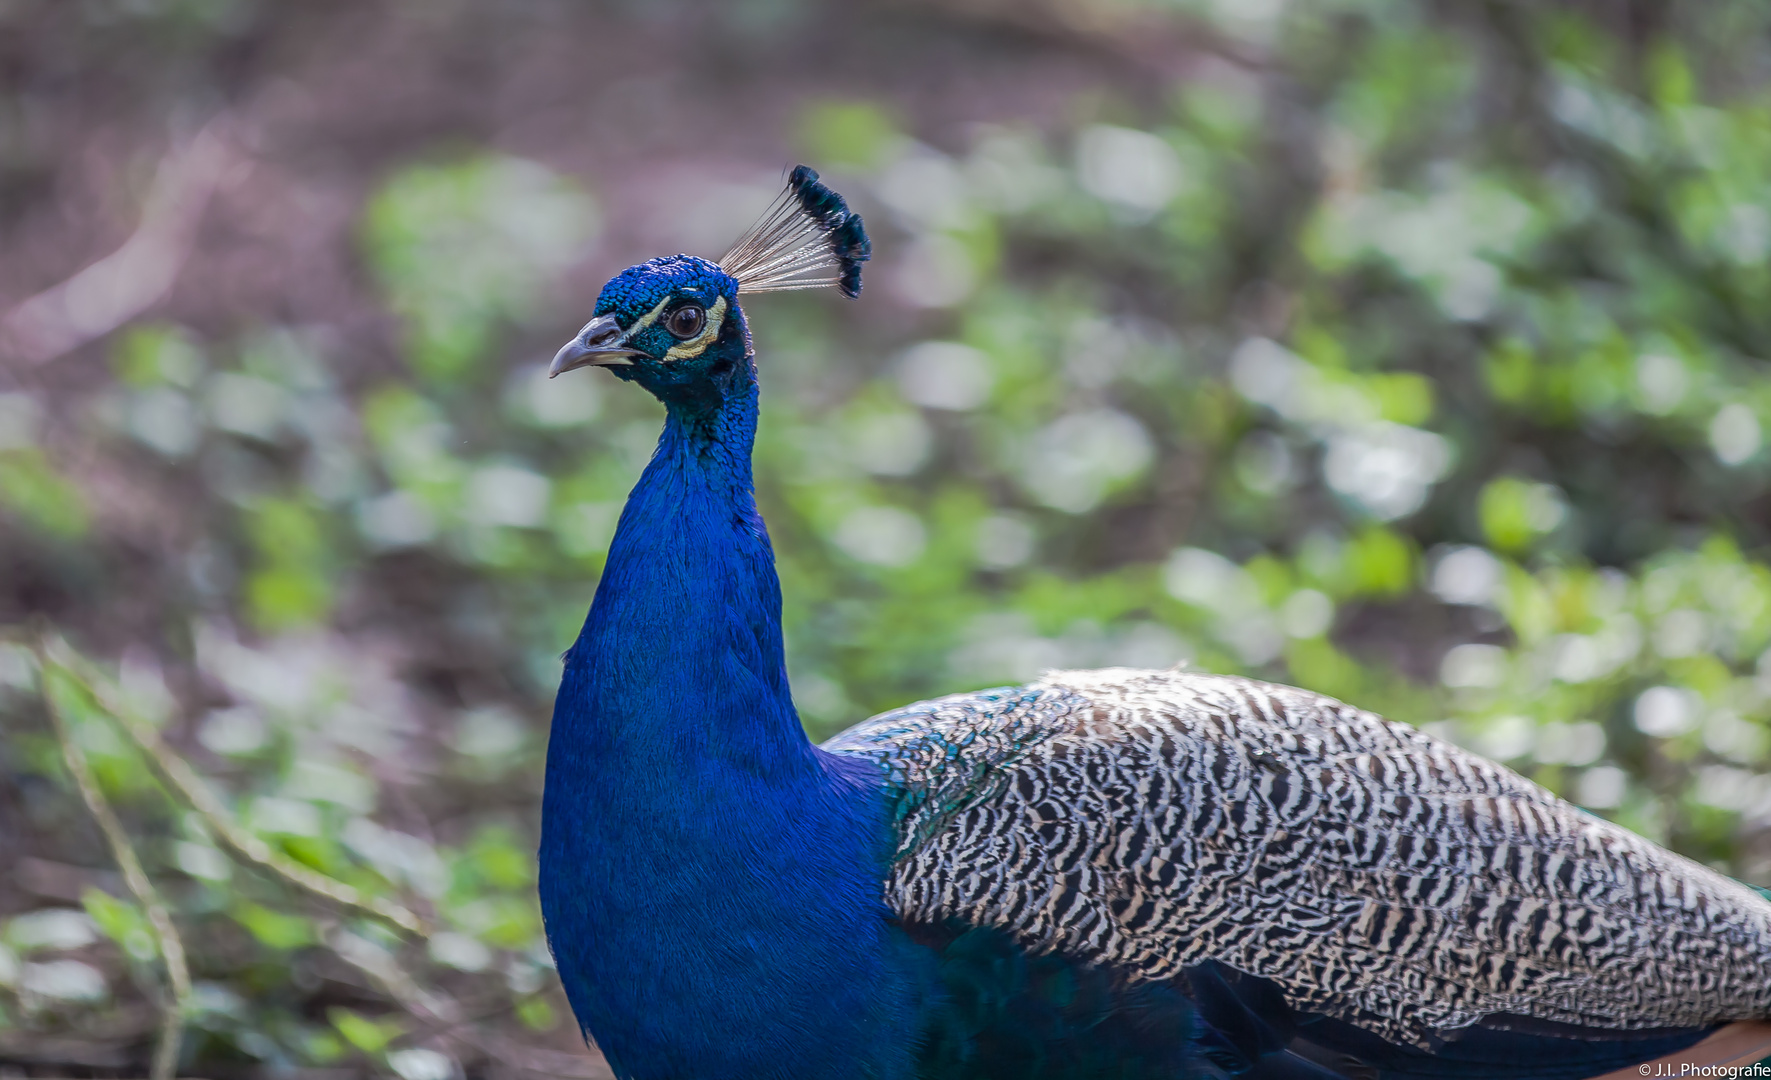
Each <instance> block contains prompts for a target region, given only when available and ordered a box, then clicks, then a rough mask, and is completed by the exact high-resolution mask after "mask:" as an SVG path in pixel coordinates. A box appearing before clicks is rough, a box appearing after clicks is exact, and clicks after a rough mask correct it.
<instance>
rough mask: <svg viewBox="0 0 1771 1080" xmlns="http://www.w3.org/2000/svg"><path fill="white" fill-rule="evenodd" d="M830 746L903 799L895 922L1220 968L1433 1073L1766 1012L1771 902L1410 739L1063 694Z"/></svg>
mask: <svg viewBox="0 0 1771 1080" xmlns="http://www.w3.org/2000/svg"><path fill="white" fill-rule="evenodd" d="M825 749H827V750H831V751H835V752H842V753H850V754H857V755H863V756H868V757H872V758H874V759H876V760H877V761H878V762H879V763H880V764H881V766H882V768H883V769H884V770H885V771H886V774H887V776H888V777H889V782H890V787H891V789H892V791H893V793H894V798H895V810H896V824H897V828H898V837H899V842H900V843H899V851H898V858H897V861H896V863H895V865H894V869H893V873H892V875H891V878H890V880H889V881H888V883H887V900H888V902H889V903H890V905H891V906H892V907H893V908H894V909H895V911H896V912H897V913H898V915H899V916H900V917H901V918H903V919H904V920H906V921H907V922H920V923H932V924H939V923H941V922H943V921H950V920H959V921H962V922H965V923H970V924H973V925H978V926H991V927H998V928H1001V929H1003V930H1005V931H1007V932H1008V933H1010V934H1012V935H1013V936H1014V937H1015V938H1016V939H1017V940H1019V941H1020V942H1021V943H1022V945H1023V946H1024V947H1027V948H1029V949H1030V950H1033V951H1035V952H1043V951H1051V950H1056V951H1061V952H1064V953H1066V954H1069V955H1072V956H1074V957H1076V958H1078V959H1080V960H1082V961H1085V962H1090V963H1100V964H1105V965H1111V966H1113V967H1115V968H1118V969H1120V970H1123V971H1126V972H1129V973H1131V976H1132V977H1133V978H1138V979H1146V980H1152V981H1154V980H1162V979H1169V978H1173V977H1176V976H1177V975H1179V974H1180V973H1182V972H1183V971H1184V970H1186V969H1188V968H1190V967H1192V966H1194V965H1198V964H1201V963H1204V962H1206V961H1217V962H1219V963H1221V964H1224V965H1227V966H1229V967H1231V968H1234V969H1236V970H1239V971H1242V972H1246V973H1249V974H1252V975H1256V976H1260V977H1263V978H1266V979H1270V980H1272V981H1273V982H1274V983H1275V984H1276V985H1277V986H1278V987H1279V988H1280V989H1281V991H1282V992H1283V993H1284V995H1285V997H1286V1000H1287V1003H1288V1004H1289V1005H1290V1006H1292V1007H1293V1008H1295V1009H1298V1010H1300V1011H1303V1012H1308V1013H1317V1014H1324V1015H1327V1016H1332V1017H1335V1018H1336V1019H1339V1020H1344V1021H1348V1022H1352V1023H1354V1024H1357V1025H1358V1026H1360V1027H1362V1028H1365V1029H1366V1030H1368V1031H1371V1032H1373V1033H1375V1034H1377V1035H1379V1036H1381V1037H1383V1038H1385V1039H1389V1040H1392V1041H1395V1042H1400V1043H1405V1044H1409V1045H1413V1046H1417V1047H1421V1048H1423V1049H1430V1048H1432V1047H1434V1046H1437V1045H1440V1044H1441V1043H1442V1042H1443V1041H1444V1040H1445V1039H1446V1038H1447V1037H1450V1038H1456V1037H1457V1033H1458V1032H1459V1031H1460V1030H1462V1029H1466V1028H1468V1027H1470V1026H1471V1025H1474V1024H1477V1023H1484V1024H1487V1025H1488V1026H1497V1025H1498V1026H1506V1025H1508V1024H1515V1025H1520V1026H1521V1027H1526V1028H1529V1027H1530V1026H1532V1025H1537V1026H1539V1027H1540V1028H1544V1027H1548V1028H1552V1029H1554V1028H1559V1027H1562V1026H1567V1027H1568V1028H1569V1029H1595V1028H1596V1029H1601V1030H1607V1031H1618V1032H1626V1031H1648V1030H1652V1029H1659V1028H1694V1027H1702V1026H1705V1025H1709V1024H1713V1023H1716V1022H1718V1021H1725V1020H1742V1019H1756V1018H1763V1017H1767V1016H1771V903H1768V902H1767V901H1766V900H1764V899H1763V898H1761V897H1760V896H1759V895H1757V894H1755V893H1754V892H1753V891H1752V890H1750V889H1748V888H1746V887H1745V886H1742V885H1740V884H1738V883H1736V882H1733V881H1730V880H1729V879H1727V878H1725V877H1723V876H1721V875H1720V874H1717V873H1715V872H1713V871H1711V870H1709V869H1707V868H1705V867H1702V866H1699V865H1697V864H1696V863H1693V862H1691V861H1689V860H1687V859H1684V858H1682V857H1680V856H1678V855H1675V854H1673V853H1671V852H1669V851H1666V850H1664V849H1662V848H1660V847H1657V846H1656V845H1654V844H1651V843H1649V842H1648V841H1646V840H1644V839H1642V838H1641V837H1638V836H1636V835H1634V834H1633V833H1630V832H1628V831H1627V830H1625V829H1622V828H1620V827H1618V826H1616V825H1613V824H1610V823H1608V822H1606V821H1603V820H1601V819H1599V818H1597V817H1594V816H1592V815H1590V814H1587V813H1585V812H1584V811H1581V810H1580V809H1578V808H1576V807H1574V806H1572V805H1570V804H1568V803H1566V802H1564V801H1562V800H1560V799H1558V798H1556V797H1555V796H1553V795H1551V794H1550V793H1549V792H1548V791H1546V790H1544V789H1543V788H1541V787H1539V786H1537V785H1536V784H1533V783H1531V782H1530V781H1528V780H1526V779H1524V778H1523V777H1521V776H1519V775H1518V774H1516V773H1514V772H1512V771H1511V770H1509V769H1507V768H1505V767H1503V766H1500V765H1497V764H1495V763H1493V762H1491V761H1487V760H1485V759H1483V758H1481V757H1478V756H1476V755H1474V754H1471V753H1468V752H1466V751H1464V750H1462V749H1460V748H1458V747H1456V746H1453V745H1451V744H1449V743H1446V742H1443V741H1441V740H1438V739H1435V738H1433V737H1431V736H1429V735H1426V734H1424V733H1422V732H1420V731H1418V730H1416V729H1414V728H1411V727H1408V726H1406V725H1403V724H1398V723H1393V722H1390V721H1387V720H1384V719H1383V718H1381V717H1379V716H1376V715H1374V714H1372V713H1369V712H1365V711H1363V710H1360V709H1356V708H1353V707H1351V706H1348V705H1344V704H1342V703H1341V702H1339V701H1335V700H1333V699H1331V698H1327V697H1323V696H1320V695H1317V694H1313V693H1309V692H1307V691H1303V690H1297V689H1292V688H1290V687H1282V686H1274V685H1269V684H1265V683H1259V682H1254V681H1251V680H1247V679H1241V678H1232V677H1225V676H1216V675H1204V674H1193V673H1184V672H1157V671H1134V670H1128V669H1109V670H1103V671H1087V672H1056V673H1052V674H1050V675H1048V676H1047V677H1045V678H1043V679H1041V680H1040V681H1038V682H1035V683H1032V684H1030V685H1028V686H1026V687H1020V688H1011V689H1006V690H997V691H986V692H983V693H978V694H964V695H957V696H954V697H948V698H942V699H939V700H937V701H931V702H924V703H921V704H919V705H913V706H910V707H908V708H906V709H901V710H898V711H896V712H892V713H886V714H884V715H882V716H879V717H875V718H873V719H871V720H868V721H865V722H863V723H862V724H860V725H857V726H856V727H854V728H852V729H850V730H849V731H846V732H844V733H843V734H841V735H839V736H837V737H836V738H835V739H833V740H831V741H830V742H829V743H827V744H826V745H825Z"/></svg>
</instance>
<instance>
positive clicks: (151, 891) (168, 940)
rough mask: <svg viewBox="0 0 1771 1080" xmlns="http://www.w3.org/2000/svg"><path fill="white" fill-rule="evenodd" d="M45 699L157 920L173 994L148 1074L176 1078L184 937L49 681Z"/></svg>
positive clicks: (71, 762) (185, 973)
mask: <svg viewBox="0 0 1771 1080" xmlns="http://www.w3.org/2000/svg"><path fill="white" fill-rule="evenodd" d="M37 655H38V659H39V663H40V664H41V665H42V666H43V669H44V672H45V674H47V670H48V668H49V666H50V662H49V661H48V660H47V659H46V658H45V657H44V655H43V652H42V650H41V649H39V651H38V654H37ZM56 668H57V670H66V669H65V668H61V667H60V665H56ZM43 704H44V707H45V708H46V709H48V711H49V716H50V719H51V720H52V721H54V723H55V734H56V738H57V740H58V741H59V742H60V743H61V753H62V760H63V761H65V762H67V765H68V772H69V773H71V774H73V777H74V785H75V786H76V787H78V788H79V789H80V797H81V798H82V799H83V800H85V802H86V809H88V810H90V811H91V812H92V816H93V818H94V820H96V821H97V822H98V827H99V829H100V831H102V832H103V833H104V834H105V842H106V843H107V844H109V845H110V848H111V857H112V858H114V859H116V861H117V867H118V869H120V870H122V871H123V880H124V882H125V883H127V884H128V886H129V891H130V892H132V893H134V894H135V899H136V900H137V901H138V902H139V903H140V904H141V906H142V909H143V910H144V911H145V912H146V913H147V917H148V922H149V924H150V925H152V926H153V928H154V936H155V938H156V939H158V943H159V946H160V956H161V958H162V959H164V960H165V962H166V981H167V982H168V983H169V984H170V986H171V989H172V1000H171V1001H169V1002H167V1003H166V1004H165V1006H164V1007H163V1009H162V1016H161V1021H160V1041H159V1042H158V1044H156V1046H155V1047H154V1060H153V1065H152V1068H151V1069H150V1071H149V1076H150V1077H151V1078H152V1080H171V1078H172V1077H173V1076H174V1075H175V1074H176V1072H177V1070H178V1048H179V1043H180V1042H181V1041H183V1038H184V1017H185V1011H186V1009H187V1008H188V1007H189V1005H190V1000H191V973H190V969H189V967H188V966H187V965H186V963H185V950H184V940H183V939H182V938H180V937H179V936H178V927H177V926H175V925H173V922H172V915H171V913H170V912H168V911H167V910H166V905H165V904H164V903H162V902H161V900H160V894H159V891H158V890H156V889H155V888H154V883H153V882H152V881H151V880H149V879H148V875H147V871H146V870H144V869H142V865H141V859H140V857H138V856H137V855H136V853H135V847H134V845H133V844H131V843H130V842H129V834H128V833H127V832H125V831H124V830H123V823H122V822H121V821H119V820H117V814H116V811H114V810H112V809H111V804H110V802H109V801H108V800H107V799H106V798H105V795H104V792H103V791H102V790H100V789H99V786H98V778H97V777H96V776H94V775H93V772H92V765H91V763H90V762H88V761H87V760H86V754H85V753H84V752H83V751H82V750H81V749H80V746H79V743H77V742H76V741H75V739H74V731H73V728H72V726H71V725H70V724H69V723H68V718H67V717H66V716H64V715H63V714H62V711H61V707H60V706H59V705H58V704H57V703H56V700H55V694H53V693H52V692H51V691H50V689H49V686H48V684H47V683H45V684H44V686H43Z"/></svg>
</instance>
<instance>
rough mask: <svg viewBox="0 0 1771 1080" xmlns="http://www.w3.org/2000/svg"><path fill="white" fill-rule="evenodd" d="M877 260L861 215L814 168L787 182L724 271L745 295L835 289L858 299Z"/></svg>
mask: <svg viewBox="0 0 1771 1080" xmlns="http://www.w3.org/2000/svg"><path fill="white" fill-rule="evenodd" d="M872 255H873V242H872V241H871V240H869V239H867V229H866V228H865V227H864V226H863V225H862V224H861V215H860V214H857V213H855V212H854V211H853V210H850V209H849V204H848V203H847V202H845V201H843V197H842V196H841V195H838V194H837V193H836V192H834V191H832V190H830V189H829V188H828V187H825V186H824V184H823V183H821V182H820V181H819V180H818V174H817V172H815V171H814V170H813V169H812V168H811V167H810V166H806V165H797V166H795V167H794V169H793V172H792V173H790V174H789V175H788V177H787V190H785V191H783V192H782V193H781V195H780V197H779V198H777V199H776V200H775V201H774V203H772V204H771V205H770V206H769V209H768V210H767V211H766V212H764V214H763V216H762V218H761V219H760V220H759V221H757V223H756V224H755V225H753V226H751V228H750V231H749V232H747V233H745V234H744V236H743V237H742V238H741V239H740V240H739V241H738V242H737V243H736V244H734V245H732V250H730V251H728V252H726V254H725V257H724V258H722V259H720V261H719V266H720V269H721V270H723V271H725V272H726V273H727V274H729V275H731V276H732V277H733V278H734V279H736V281H737V282H738V287H739V288H740V289H742V290H743V291H745V292H753V293H754V292H782V291H785V290H788V289H821V288H825V287H826V286H830V285H834V286H836V287H837V289H839V290H840V291H841V292H842V294H843V295H844V296H847V297H849V298H850V299H853V298H855V297H857V296H859V295H861V264H862V263H864V262H866V261H867V260H868V259H869V258H871V257H872Z"/></svg>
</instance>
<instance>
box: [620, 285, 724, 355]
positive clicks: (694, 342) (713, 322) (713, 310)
mask: <svg viewBox="0 0 1771 1080" xmlns="http://www.w3.org/2000/svg"><path fill="white" fill-rule="evenodd" d="M663 306H664V305H662V304H660V305H659V306H658V307H657V308H654V309H653V310H652V313H651V314H650V315H647V316H646V318H648V319H656V318H657V317H658V312H659V310H660V309H661V308H662V307H663ZM725 320H726V298H725V297H723V296H722V297H720V298H719V299H717V300H715V301H714V302H713V306H712V307H710V308H708V309H707V325H706V326H705V327H703V328H702V330H701V332H700V333H699V334H697V335H695V336H694V337H693V338H690V339H689V340H688V341H685V342H683V343H682V344H681V345H675V346H672V347H671V349H670V351H669V352H666V353H665V354H664V357H663V359H665V360H667V361H668V360H687V359H688V358H690V357H691V356H700V355H701V354H702V353H704V352H706V351H707V347H708V346H709V345H712V344H713V343H714V341H715V340H716V339H717V338H718V337H719V328H720V324H721V323H723V322H725ZM635 325H636V326H637V325H638V324H635Z"/></svg>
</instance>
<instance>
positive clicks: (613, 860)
mask: <svg viewBox="0 0 1771 1080" xmlns="http://www.w3.org/2000/svg"><path fill="white" fill-rule="evenodd" d="M738 389H739V392H738V393H736V394H732V395H729V396H728V397H727V398H726V399H725V400H723V401H721V402H720V403H718V405H717V407H716V408H712V409H707V408H700V409H696V408H693V407H691V406H688V405H681V406H679V405H677V404H669V405H668V407H669V408H670V415H669V419H668V420H667V422H666V424H665V429H664V434H663V437H662V438H661V439H660V440H659V443H658V451H657V454H656V455H655V456H654V457H653V459H652V462H651V464H650V465H648V466H647V468H646V471H645V473H644V475H643V476H642V477H641V478H640V482H639V485H638V486H637V487H635V488H634V491H633V494H632V496H630V497H629V499H628V503H627V508H626V510H625V511H624V512H623V513H622V515H621V523H620V525H619V527H618V528H617V530H616V534H615V540H614V543H613V545H612V546H611V547H610V550H609V560H608V564H607V567H606V568H605V570H604V572H603V579H602V581H601V582H600V583H599V584H598V586H597V592H596V599H595V601H594V602H593V603H592V605H591V609H590V615H589V617H588V618H587V619H586V620H585V623H584V630H583V632H582V633H581V634H580V636H579V638H578V642H577V644H575V645H574V646H573V647H572V648H571V650H570V651H569V652H568V653H567V654H566V671H565V677H564V679H563V680H562V682H561V685H560V691H559V697H558V699H557V701H556V703H555V706H554V722H553V732H552V735H551V736H550V740H549V744H548V758H547V789H546V794H545V797H544V800H543V806H542V841H541V853H540V865H541V890H540V891H541V904H542V912H543V915H544V917H545V918H546V921H547V932H548V940H549V942H550V944H551V945H552V946H553V950H554V955H555V958H556V960H557V961H558V964H559V970H560V977H561V981H562V982H563V983H564V984H565V988H566V993H567V996H568V997H569V998H570V999H571V1001H572V1007H573V1010H574V1012H575V1013H576V1014H577V1015H578V1018H579V1020H580V1022H581V1023H582V1024H583V1025H584V1026H585V1028H586V1029H587V1031H588V1032H589V1033H590V1034H591V1035H592V1036H594V1037H595V1039H596V1041H597V1045H598V1046H599V1047H600V1048H601V1049H602V1050H603V1052H604V1054H605V1055H607V1056H608V1058H609V1060H610V1062H611V1063H612V1064H613V1065H614V1066H615V1070H616V1073H617V1075H620V1076H660V1077H667V1076H668V1077H675V1076H695V1077H707V1078H712V1077H733V1078H736V1077H755V1076H771V1075H780V1074H781V1073H780V1070H781V1069H782V1068H783V1067H784V1066H783V1063H784V1062H793V1063H794V1075H796V1076H803V1077H808V1078H811V1077H830V1078H831V1080H836V1078H847V1077H850V1076H855V1075H871V1076H876V1077H880V1078H882V1080H889V1078H896V1077H907V1076H908V1075H909V1073H910V1071H911V1068H912V1062H911V1055H912V1053H913V1050H914V1047H915V1045H916V1043H917V1036H918V1033H919V1030H920V1025H921V1017H920V1009H921V1005H920V999H921V995H922V994H923V992H924V990H923V988H924V978H925V977H924V975H923V974H920V973H918V972H917V968H918V965H919V964H920V963H922V961H921V960H918V959H912V958H911V957H912V955H913V954H911V953H909V952H907V951H906V950H907V949H908V948H909V946H908V945H907V943H906V942H905V940H904V939H903V935H902V934H901V933H900V932H898V931H897V930H896V929H894V928H893V927H892V925H891V924H890V923H889V921H888V918H887V915H886V912H885V909H884V904H883V894H882V887H883V881H884V878H885V874H886V867H887V860H888V852H889V850H890V830H889V826H888V825H887V822H886V811H885V805H884V800H883V795H882V792H881V787H880V784H881V781H880V778H879V776H878V774H877V772H876V771H875V769H874V767H873V766H872V765H871V764H868V763H865V762H860V761H855V760H851V759H845V758H839V757H837V756H835V755H830V754H826V753H824V752H823V751H820V750H818V749H816V748H815V747H813V746H812V745H811V744H810V742H809V741H808V740H807V739H806V736H805V734H804V732H803V731H802V730H801V728H800V726H799V720H798V717H797V716H796V714H795V712H794V708H793V702H792V699H791V697H790V695H789V693H788V687H787V675H786V668H785V666H784V663H783V652H782V642H781V590H780V584H779V581H778V579H777V578H776V576H775V567H774V558H773V555H772V552H771V550H770V547H769V539H768V534H767V533H766V532H765V531H764V529H763V523H762V519H761V518H760V517H759V516H758V514H757V510H756V501H755V498H754V496H753V493H752V490H751V473H750V449H751V444H752V442H753V440H754V437H755V431H756V415H757V414H756V387H755V383H754V382H753V381H750V382H747V383H745V384H743V385H741V386H740V387H739V388H738ZM808 1047H809V1048H811V1049H809V1050H808ZM858 1066H859V1068H858Z"/></svg>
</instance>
